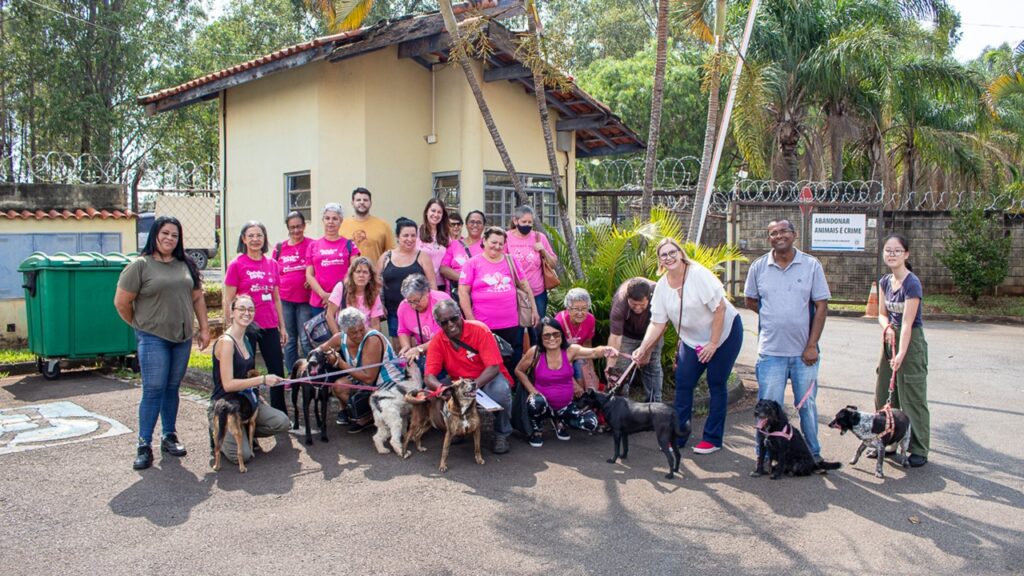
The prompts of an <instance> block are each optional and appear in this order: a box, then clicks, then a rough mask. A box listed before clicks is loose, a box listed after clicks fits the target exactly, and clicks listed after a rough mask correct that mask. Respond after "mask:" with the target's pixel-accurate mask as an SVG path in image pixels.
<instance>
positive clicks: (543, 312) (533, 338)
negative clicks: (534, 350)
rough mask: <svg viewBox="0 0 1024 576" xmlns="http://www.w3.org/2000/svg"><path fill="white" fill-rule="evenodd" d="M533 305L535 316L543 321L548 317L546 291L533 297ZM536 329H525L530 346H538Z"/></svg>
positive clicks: (538, 333)
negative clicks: (535, 307) (528, 336)
mask: <svg viewBox="0 0 1024 576" xmlns="http://www.w3.org/2000/svg"><path fill="white" fill-rule="evenodd" d="M533 303H534V304H536V305H537V316H538V317H539V318H540V319H541V320H543V319H544V317H545V316H547V315H548V291H547V290H545V291H543V292H541V293H540V294H537V295H536V296H534V297H533ZM537 330H538V329H537V328H527V329H526V333H527V334H529V335H530V346H536V345H537V344H538V342H537V338H538V336H539V335H540V332H538V331H537Z"/></svg>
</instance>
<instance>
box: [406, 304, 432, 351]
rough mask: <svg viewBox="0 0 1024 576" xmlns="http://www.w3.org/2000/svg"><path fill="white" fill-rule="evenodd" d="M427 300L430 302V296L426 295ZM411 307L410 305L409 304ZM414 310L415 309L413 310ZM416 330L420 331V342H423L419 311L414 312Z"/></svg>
mask: <svg viewBox="0 0 1024 576" xmlns="http://www.w3.org/2000/svg"><path fill="white" fill-rule="evenodd" d="M427 302H428V303H429V302H430V296H429V295H428V296H427ZM410 308H412V306H410ZM413 312H416V310H413ZM416 330H417V331H418V332H419V333H420V344H423V343H424V342H425V341H426V339H425V338H424V337H423V324H421V323H420V313H419V312H416Z"/></svg>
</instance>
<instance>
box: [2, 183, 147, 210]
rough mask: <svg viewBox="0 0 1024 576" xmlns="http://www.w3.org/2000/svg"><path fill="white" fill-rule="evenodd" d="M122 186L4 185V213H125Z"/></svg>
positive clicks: (124, 197)
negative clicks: (91, 211) (49, 211)
mask: <svg viewBox="0 0 1024 576" xmlns="http://www.w3.org/2000/svg"><path fill="white" fill-rule="evenodd" d="M126 202H127V195H126V194H125V187H124V186H122V185H120V184H18V183H14V184H11V183H3V182H0V210H64V209H68V210H74V209H76V208H80V209H82V210H85V209H86V208H94V209H96V210H125V209H126V207H127V203H126Z"/></svg>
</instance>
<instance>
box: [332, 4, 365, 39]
mask: <svg viewBox="0 0 1024 576" xmlns="http://www.w3.org/2000/svg"><path fill="white" fill-rule="evenodd" d="M373 2H374V0H338V6H337V7H336V8H335V19H334V22H333V25H332V26H331V32H347V31H349V30H356V29H358V28H359V27H360V26H362V25H363V22H364V21H365V20H366V17H367V16H369V15H370V10H371V9H372V8H373Z"/></svg>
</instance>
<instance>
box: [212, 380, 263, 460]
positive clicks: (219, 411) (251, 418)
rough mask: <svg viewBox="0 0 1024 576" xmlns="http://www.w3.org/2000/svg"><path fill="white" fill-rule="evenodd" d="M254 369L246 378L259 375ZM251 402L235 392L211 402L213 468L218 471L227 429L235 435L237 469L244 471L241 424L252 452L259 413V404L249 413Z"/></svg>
mask: <svg viewBox="0 0 1024 576" xmlns="http://www.w3.org/2000/svg"><path fill="white" fill-rule="evenodd" d="M259 375H260V373H259V372H257V371H256V370H250V371H249V373H248V374H246V377H247V378H253V377H256V376H259ZM249 406H251V403H250V402H249V401H248V400H246V399H245V398H243V397H242V396H241V395H240V394H238V393H237V392H230V393H228V394H225V395H224V396H223V397H222V398H220V399H219V400H217V401H216V402H214V403H213V469H214V471H217V472H219V471H220V456H221V451H220V448H221V445H222V444H223V443H224V434H225V433H226V432H228V431H230V432H231V435H232V436H234V437H235V444H236V445H237V446H238V452H239V453H238V471H239V472H241V473H243V474H244V473H245V471H246V467H245V458H243V457H242V443H243V442H244V441H245V439H244V437H243V436H242V430H243V426H244V427H245V429H246V431H247V432H249V452H250V453H251V452H252V443H253V437H254V436H255V434H256V414H258V413H259V410H260V408H259V406H255V407H253V408H252V414H249V410H248V408H249Z"/></svg>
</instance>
